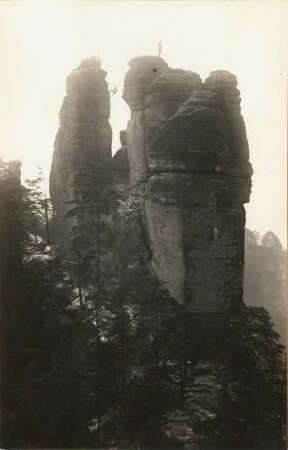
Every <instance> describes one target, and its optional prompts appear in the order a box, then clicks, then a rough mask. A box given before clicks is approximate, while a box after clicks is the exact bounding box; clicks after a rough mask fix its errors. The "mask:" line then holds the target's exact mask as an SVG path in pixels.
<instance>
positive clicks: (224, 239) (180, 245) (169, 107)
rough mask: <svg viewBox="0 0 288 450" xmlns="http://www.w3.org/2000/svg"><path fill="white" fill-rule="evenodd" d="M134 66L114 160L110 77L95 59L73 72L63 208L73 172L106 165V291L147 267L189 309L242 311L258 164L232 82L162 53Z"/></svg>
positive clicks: (65, 118)
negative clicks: (178, 65) (248, 219)
mask: <svg viewBox="0 0 288 450" xmlns="http://www.w3.org/2000/svg"><path fill="white" fill-rule="evenodd" d="M129 65H130V69H129V71H128V72H127V74H126V76H125V82H124V93H123V98H124V100H125V101H126V102H127V103H128V105H129V106H130V109H131V118H130V120H129V123H128V127H127V132H125V131H123V132H121V145H122V147H121V149H120V150H119V151H118V152H117V153H116V155H115V156H114V158H111V130H110V125H109V121H108V119H109V113H110V104H109V93H108V87H107V83H106V81H105V76H106V73H105V72H104V71H103V70H102V69H101V68H100V64H99V62H98V61H97V60H95V59H89V60H85V61H83V62H82V63H81V65H80V66H79V68H78V69H76V71H73V72H72V74H71V75H70V76H69V77H68V79H67V97H66V98H65V99H64V102H63V106H62V109H61V113H60V118H61V125H60V130H59V132H58V135H57V137H56V143H55V152H54V157H53V163H52V169H51V177H50V191H51V198H52V201H53V204H54V206H55V209H56V211H57V214H58V215H60V216H61V217H64V215H65V212H67V204H66V203H65V202H67V200H69V199H72V198H73V196H74V197H75V192H74V191H73V179H72V177H73V173H74V172H75V167H76V168H77V167H78V166H79V165H81V164H82V163H83V161H85V160H87V159H90V160H91V159H92V160H94V161H95V163H96V165H97V164H98V165H99V164H100V165H101V164H107V166H109V168H110V169H109V172H110V174H111V177H112V185H113V189H112V191H114V197H113V199H112V200H111V198H109V199H108V198H107V208H106V212H105V217H104V216H103V221H104V222H105V224H106V225H107V227H108V228H109V233H108V231H107V233H106V234H107V236H108V234H109V241H107V245H106V244H105V239H106V238H105V239H104V241H103V242H104V247H103V242H102V248H103V252H102V255H101V267H102V269H103V272H105V277H104V278H103V277H102V279H103V280H104V279H105V283H106V289H107V290H110V291H111V292H112V290H113V289H112V286H113V283H114V285H115V286H116V287H117V286H119V283H120V280H121V279H123V277H124V274H126V275H127V271H128V272H129V271H130V272H131V271H132V272H133V270H134V272H135V271H136V272H137V271H139V270H140V272H141V271H142V270H143V271H144V272H145V273H146V276H147V273H150V275H149V277H150V276H152V277H156V279H157V280H158V282H159V284H160V285H161V286H162V287H164V288H165V289H166V290H168V292H169V293H170V295H171V296H172V297H173V298H174V299H176V300H177V301H178V302H179V303H180V304H183V305H185V306H187V307H188V308H189V310H191V311H193V312H201V313H202V312H203V313H206V312H207V313H210V312H223V311H227V310H230V309H231V308H235V307H236V308H237V307H239V306H241V304H242V302H243V299H242V297H243V267H244V227H245V209H244V207H243V205H244V203H246V202H248V201H249V195H250V189H251V175H252V168H251V165H250V163H249V149H248V142H247V136H246V130H245V124H244V121H243V118H242V116H241V109H240V96H239V90H238V89H237V80H236V77H235V76H234V75H232V74H230V73H229V72H226V71H214V72H212V73H211V74H210V76H209V77H208V78H207V79H206V80H205V82H204V83H203V82H202V81H201V79H200V77H199V75H198V74H196V73H195V72H191V71H185V70H180V69H171V68H170V67H168V65H167V64H166V62H165V61H164V60H163V59H162V58H160V57H157V56H141V57H137V58H134V59H132V60H131V61H130V63H129ZM111 177H110V178H111ZM110 185H111V180H110ZM108 191H109V189H108V190H107V192H108ZM103 192H104V191H103ZM104 201H105V198H104ZM106 225H105V226H106ZM108 228H107V230H108ZM103 229H104V228H103ZM104 231H105V230H104ZM104 234H105V233H104ZM105 236H106V235H105ZM105 245H106V247H105ZM105 249H106V250H105ZM104 269H105V270H104ZM132 272H131V273H132ZM134 272H133V273H134ZM136 272H135V273H136ZM144 272H143V273H144ZM137 273H138V272H137ZM141 273H142V272H141ZM126 275H125V276H126ZM128 278H129V277H128ZM128 278H127V279H128ZM132 278H133V277H132ZM132 278H131V276H130V279H132ZM111 289H112V290H111Z"/></svg>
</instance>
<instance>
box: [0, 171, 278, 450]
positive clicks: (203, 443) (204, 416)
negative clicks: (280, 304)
mask: <svg viewBox="0 0 288 450" xmlns="http://www.w3.org/2000/svg"><path fill="white" fill-rule="evenodd" d="M6 169H7V167H6V166H5V164H2V166H1V171H0V172H1V175H0V200H1V207H2V206H6V207H7V208H8V207H9V213H8V209H7V210H6V213H5V214H4V215H2V216H1V231H3V232H4V233H5V237H6V240H5V248H4V250H5V251H4V252H2V253H3V255H4V260H3V261H4V263H5V267H6V271H5V280H4V281H5V283H4V290H3V293H4V297H3V298H4V301H3V303H2V311H1V313H2V314H1V327H2V330H3V331H2V336H3V339H2V350H3V351H2V355H1V366H2V370H3V372H2V373H3V377H2V393H3V395H2V405H1V408H2V421H1V428H2V430H1V431H2V433H1V440H2V441H1V446H2V447H3V448H176V447H177V448H183V447H184V446H185V448H188V447H190V448H211V449H212V448H215V449H216V448H227V449H233V448H235V449H236V448H238V449H241V448H242V449H245V448H246V449H247V448H249V449H250V448H251V449H252V448H255V449H256V448H267V449H268V448H275V449H276V448H278V449H280V448H283V449H284V448H285V421H286V417H285V414H286V412H285V411H286V410H285V361H284V356H283V347H282V346H281V345H280V344H279V338H278V335H277V333H276V332H275V331H274V330H273V326H272V323H271V320H270V316H269V313H268V312H267V311H266V310H265V309H264V308H260V307H256V306H255V307H245V308H244V307H243V309H242V311H238V313H237V314H235V312H234V313H232V312H231V314H230V313H229V314H226V315H223V316H220V317H216V316H215V315H213V316H209V315H208V316H200V315H197V314H196V315H195V314H192V313H190V312H189V311H188V310H187V309H186V307H184V306H181V305H179V304H178V303H177V302H175V301H174V300H173V299H172V298H171V297H170V295H169V294H168V293H167V292H166V291H165V290H164V289H163V288H162V287H161V286H160V285H159V283H158V281H157V279H156V278H155V277H154V276H153V275H152V274H151V273H150V271H149V270H148V269H147V268H146V266H144V265H142V263H141V262H139V263H137V264H136V263H135V264H134V265H133V266H132V265H131V266H128V267H127V268H126V271H125V273H124V275H123V278H122V279H121V282H120V283H119V286H118V289H116V290H115V291H114V294H113V295H108V293H107V292H106V291H105V289H104V283H103V284H101V283H99V278H98V279H97V277H95V274H94V275H93V270H91V276H90V275H89V273H90V272H89V270H90V269H89V267H88V269H87V267H86V266H85V264H84V262H85V258H86V256H85V254H86V253H85V252H86V251H88V250H89V246H92V247H91V248H92V256H91V257H92V258H94V259H95V258H96V259H97V250H99V249H100V250H101V252H104V250H105V248H106V247H105V246H106V242H107V240H109V226H108V224H106V222H105V220H106V219H105V217H106V215H108V211H107V210H106V209H105V208H106V206H105V204H104V201H103V199H104V197H103V198H102V192H104V189H107V192H106V193H105V196H108V198H110V200H111V202H112V201H114V198H113V194H112V193H111V197H109V194H108V189H110V188H109V183H108V186H107V187H105V186H104V181H103V185H102V189H103V191H101V192H100V188H99V184H98V188H94V187H93V186H94V181H93V178H91V180H90V181H89V182H88V180H86V181H87V183H86V186H85V184H84V185H83V183H81V185H82V187H81V192H80V190H79V191H78V193H79V195H81V196H82V197H81V198H82V204H83V205H84V204H86V213H87V216H88V219H87V216H86V215H85V214H86V213H85V214H84V215H85V217H84V218H83V217H82V218H83V219H85V220H84V221H83V222H81V221H79V222H78V225H77V227H78V228H77V230H76V231H77V233H78V236H79V241H78V248H79V249H81V258H82V259H81V266H80V265H79V267H81V268H82V270H83V277H82V278H81V280H80V285H82V288H83V290H85V296H86V298H85V301H84V298H83V303H82V308H79V304H78V302H76V304H75V296H77V293H75V279H76V284H77V282H78V287H79V281H77V277H75V279H73V277H72V281H71V280H70V278H69V273H68V270H67V262H65V258H66V256H67V255H66V253H65V252H63V250H62V249H61V247H56V246H52V247H51V249H50V250H49V251H47V250H45V248H41V246H39V245H35V243H32V242H31V239H30V241H29V233H28V231H29V222H27V221H25V220H24V217H25V214H26V213H25V211H26V204H27V202H26V199H25V195H28V196H29V195H30V194H31V199H30V198H29V199H28V200H29V202H30V200H31V204H34V205H35V203H36V200H35V197H34V195H32V194H33V192H34V191H33V190H32V191H28V192H27V191H26V193H23V192H24V191H23V189H22V188H21V186H20V185H19V184H17V183H15V180H14V181H13V180H11V179H10V178H9V176H10V175H9V171H7V170H6ZM98 176H99V177H102V176H103V173H102V175H101V174H97V177H98ZM104 178H106V176H105V177H104ZM99 180H100V178H99V179H98V182H100V181H99ZM106 180H107V178H106ZM78 181H79V180H78ZM76 182H77V180H76ZM36 185H37V183H36ZM89 186H90V187H89ZM86 188H87V191H86ZM92 189H93V191H92ZM97 189H98V191H97ZM97 192H98V195H99V197H98V201H97V198H96V200H93V198H94V199H95V194H97ZM109 192H110V191H109ZM92 194H93V195H92ZM103 195H104V194H103ZM84 200H85V201H84ZM93 201H94V203H93ZM102 201H103V204H102ZM29 202H28V204H30V203H29ZM88 205H90V206H91V208H92V206H93V208H94V209H93V208H92V209H91V210H90V212H89V208H88V212H87V206H88ZM76 206H77V205H76ZM137 206H138V205H134V203H133V201H132V200H131V199H130V200H128V201H127V202H126V203H125V204H122V205H120V209H121V208H122V209H121V211H122V214H123V215H125V214H127V215H128V216H129V220H130V221H131V222H129V223H131V226H133V221H134V219H135V220H136V215H137ZM78 207H79V208H78V210H77V214H79V215H80V216H82V213H80V212H81V209H80V208H81V204H78ZM97 209H98V212H97ZM3 211H4V209H3ZM35 214H36V212H35ZM73 217H75V216H73ZM97 217H98V218H99V217H101V223H100V222H99V224H98V225H100V228H98V229H97V220H98V219H97ZM90 219H91V227H92V228H91V229H92V232H93V235H92V237H91V238H90V236H87V242H86V241H85V239H86V236H85V233H86V232H87V229H88V227H89V226H90V225H89V222H90ZM106 225H107V227H106ZM12 227H14V228H13V233H11V228H12ZM99 230H100V233H99V234H98V235H97V232H99ZM97 236H98V237H99V238H97ZM252 238H253V236H252ZM81 239H83V241H81ZM95 239H96V242H98V244H99V247H97V246H96V248H94V247H93V241H95ZM253 239H254V238H253ZM270 241H271V240H270V238H269V242H270ZM76 242H77V241H76ZM253 242H254V243H253V245H255V246H258V242H259V241H258V239H254V241H253ZM16 243H17V245H16ZM104 243H105V245H104ZM28 244H29V245H28ZM1 245H2V244H1ZM268 247H269V246H268ZM265 248H267V247H265ZM79 251H80V250H79ZM277 251H278V250H277ZM93 253H94V255H93ZM95 255H96V256H95ZM87 259H88V261H90V262H91V259H90V256H87ZM99 261H100V266H99V268H100V270H101V275H102V273H103V264H102V259H101V258H100V260H99ZM72 262H73V259H72ZM76 264H77V262H76ZM89 264H90V263H89ZM89 264H88V266H89ZM74 265H75V264H74ZM96 268H97V267H96ZM94 272H95V271H94ZM87 273H88V275H87ZM93 276H94V277H95V278H93ZM12 281H13V282H12Z"/></svg>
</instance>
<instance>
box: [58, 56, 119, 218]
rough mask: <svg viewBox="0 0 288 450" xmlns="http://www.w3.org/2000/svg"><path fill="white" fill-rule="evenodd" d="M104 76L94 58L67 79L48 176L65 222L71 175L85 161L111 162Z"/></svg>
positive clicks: (72, 191) (106, 87) (106, 91)
mask: <svg viewBox="0 0 288 450" xmlns="http://www.w3.org/2000/svg"><path fill="white" fill-rule="evenodd" d="M105 78H106V72H105V71H104V70H102V69H101V64H100V62H99V61H98V60H97V59H96V58H93V57H92V58H89V59H85V60H84V61H82V63H81V64H80V66H79V67H78V68H77V69H76V70H73V72H72V73H71V74H70V75H69V76H68V77H67V96H66V97H65V98H64V101H63V105H62V108H61V110H60V128H59V131H58V133H57V136H56V140H55V150H54V154H53V161H52V167H51V173H50V196H51V200H52V202H53V205H54V208H55V210H56V213H57V215H58V217H59V218H60V220H61V219H63V218H64V216H65V214H66V213H67V212H68V210H69V208H70V206H69V204H67V201H70V200H72V199H74V198H75V192H74V189H73V174H74V172H75V170H77V168H79V166H80V165H81V164H82V163H83V162H84V161H85V160H88V161H95V162H99V161H101V162H102V163H105V162H107V163H108V162H109V161H110V159H111V138H112V132H111V127H110V124H109V117H110V96H109V92H108V85H107V82H106V81H105Z"/></svg>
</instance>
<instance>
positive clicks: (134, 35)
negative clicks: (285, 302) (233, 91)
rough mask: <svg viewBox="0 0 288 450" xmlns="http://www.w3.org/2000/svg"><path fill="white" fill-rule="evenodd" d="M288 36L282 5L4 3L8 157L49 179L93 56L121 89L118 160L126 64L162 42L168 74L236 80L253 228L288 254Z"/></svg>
mask: <svg viewBox="0 0 288 450" xmlns="http://www.w3.org/2000/svg"><path fill="white" fill-rule="evenodd" d="M286 30H287V2H285V1H284V2H282V1H271V2H269V1H256V2H254V1H245V2H244V1H242V2H238V1H206V2H205V1H200V0H199V1H191V2H180V1H170V2H164V1H160V2H156V1H153V2H141V1H134V2H128V1H127V2H118V1H113V2H112V1H111V2H109V1H106V2H101V1H87V0H86V1H76V0H75V1H69V0H65V1H53V0H49V1H47V2H46V1H45V0H41V1H39V0H38V1H29V0H28V1H25V0H23V1H21V2H14V1H0V64H1V71H0V116H1V119H2V120H1V123H0V152H1V156H2V157H3V158H4V159H5V160H11V159H16V158H17V159H20V160H21V161H22V175H23V179H24V178H29V177H33V176H34V175H35V173H36V167H37V166H40V167H42V168H43V170H44V172H45V173H46V175H47V176H48V174H49V170H50V164H51V158H52V153H53V144H54V138H55V134H56V132H57V129H58V124H59V121H58V113H59V109H60V106H61V103H62V100H63V97H64V95H65V79H66V76H67V75H68V74H69V73H70V72H71V70H72V69H73V68H75V67H77V66H78V65H79V63H80V61H81V60H82V59H84V58H86V57H89V56H91V55H94V54H100V55H101V58H102V67H103V68H104V69H105V70H106V71H107V72H108V76H107V80H108V82H109V85H110V86H111V87H112V86H115V85H116V86H117V88H118V92H117V94H116V95H114V96H113V97H112V99H111V125H112V128H113V152H115V151H116V150H117V149H118V148H119V131H120V130H121V129H125V128H126V124H127V121H128V119H129V108H128V107H127V105H126V104H125V102H124V101H123V100H122V98H121V95H122V88H123V79H124V75H125V72H126V71H127V68H128V61H129V59H131V58H132V57H134V56H138V55H140V54H154V55H155V54H157V51H158V42H159V40H160V38H161V39H162V55H161V56H163V58H164V59H165V60H166V62H167V63H168V64H169V65H170V67H174V68H182V69H190V70H193V71H195V72H198V73H199V74H200V76H201V77H202V78H203V79H204V78H206V77H207V76H208V74H209V72H210V71H212V70H216V69H226V70H229V71H231V72H233V73H235V74H236V76H237V78H238V83H239V89H240V90H241V97H242V114H243V116H244V119H245V122H246V127H247V133H248V140H249V144H250V158H251V162H252V164H253V167H254V172H255V173H254V176H253V193H252V195H251V199H250V204H249V205H247V206H246V210H247V226H248V227H249V228H251V229H256V230H257V231H259V232H260V233H261V234H264V233H265V232H266V231H267V230H271V231H273V232H274V233H276V234H277V235H278V236H279V238H280V240H281V241H282V243H283V244H284V245H285V246H286V167H287V164H286V127H287V64H286V63H287V61H286V55H287V47H288V46H287V32H286Z"/></svg>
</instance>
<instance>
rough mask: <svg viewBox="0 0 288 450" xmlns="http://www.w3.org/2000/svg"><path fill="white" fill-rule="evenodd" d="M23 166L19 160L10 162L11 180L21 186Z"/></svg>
mask: <svg viewBox="0 0 288 450" xmlns="http://www.w3.org/2000/svg"><path fill="white" fill-rule="evenodd" d="M21 165H22V163H21V161H19V160H18V159H16V160H13V161H9V162H8V172H9V174H10V176H11V179H13V180H15V182H17V183H19V184H21Z"/></svg>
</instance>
